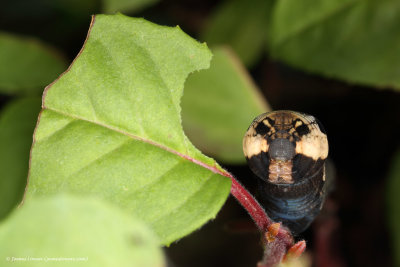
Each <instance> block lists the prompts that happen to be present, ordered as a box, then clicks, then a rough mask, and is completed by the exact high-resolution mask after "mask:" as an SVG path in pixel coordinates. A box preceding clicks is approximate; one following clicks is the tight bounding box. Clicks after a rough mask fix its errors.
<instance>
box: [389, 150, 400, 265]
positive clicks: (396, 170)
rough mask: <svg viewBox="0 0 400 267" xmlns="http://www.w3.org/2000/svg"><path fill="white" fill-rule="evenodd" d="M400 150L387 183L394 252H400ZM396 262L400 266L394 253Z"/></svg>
mask: <svg viewBox="0 0 400 267" xmlns="http://www.w3.org/2000/svg"><path fill="white" fill-rule="evenodd" d="M399 192H400V150H399V151H397V153H396V154H395V155H394V158H393V160H392V164H391V167H390V170H389V175H388V183H387V194H386V195H387V216H388V222H389V227H390V237H391V238H392V244H393V252H397V251H400V228H399V225H400V206H399V202H400V195H399ZM393 255H394V256H395V262H396V263H397V264H395V265H400V254H399V253H394V254H393Z"/></svg>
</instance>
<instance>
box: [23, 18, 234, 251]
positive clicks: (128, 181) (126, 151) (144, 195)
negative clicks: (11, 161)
mask: <svg viewBox="0 0 400 267" xmlns="http://www.w3.org/2000/svg"><path fill="white" fill-rule="evenodd" d="M210 58H211V53H210V51H209V50H208V49H207V46H206V45H205V44H200V43H198V42H196V41H195V40H193V39H192V38H190V37H189V36H187V35H186V34H185V33H183V32H182V31H181V30H180V29H179V28H178V27H175V28H170V27H162V26H158V25H155V24H153V23H150V22H147V21H145V20H144V19H136V18H129V17H126V16H123V15H120V14H118V15H109V16H107V15H98V16H96V18H95V19H94V21H93V22H92V27H91V29H90V31H89V36H88V39H87V41H86V43H85V45H84V48H83V50H82V51H81V53H80V54H79V56H78V57H77V58H76V59H75V61H74V63H73V65H72V66H71V67H70V69H69V71H68V72H66V73H65V74H64V75H63V76H61V77H60V78H59V79H58V80H57V81H56V82H55V83H54V84H52V85H51V86H49V87H48V88H47V90H46V91H45V96H44V110H43V112H42V113H41V117H40V122H39V124H38V126H37V128H36V134H35V136H34V138H35V143H34V146H33V150H32V158H31V169H30V182H29V186H28V192H27V195H28V196H29V195H33V194H36V195H46V194H52V193H55V192H59V191H68V192H74V193H82V194H95V195H97V196H100V197H101V198H104V199H107V200H110V201H111V202H113V203H116V204H118V205H119V206H121V207H123V208H125V209H126V210H128V211H129V212H130V213H134V214H136V215H137V216H138V217H139V218H140V219H142V220H144V221H145V222H146V223H147V224H149V225H151V226H152V228H153V230H154V231H155V232H156V234H157V235H158V236H159V238H160V240H161V242H162V243H164V244H168V243H170V242H172V241H174V240H176V239H178V238H180V237H182V236H184V235H186V234H189V233H190V232H192V231H193V230H195V229H196V228H198V227H200V226H201V225H202V224H204V223H205V222H206V221H208V220H209V219H211V218H214V217H215V216H216V213H217V212H218V211H219V209H220V208H221V206H222V204H223V203H224V202H225V200H226V198H227V197H228V194H229V190H230V180H229V179H228V178H227V177H223V176H222V175H226V172H225V171H223V170H222V169H221V168H220V167H219V166H218V165H217V163H216V162H215V161H214V160H213V159H210V158H208V157H206V156H204V155H203V154H201V152H200V151H198V150H197V149H196V148H195V147H194V146H193V145H192V144H191V143H190V142H189V140H188V139H187V137H186V136H185V135H184V133H183V130H182V126H181V118H180V110H181V108H180V105H179V103H180V98H181V96H182V93H183V83H184V80H185V79H186V77H187V75H188V74H189V73H190V72H193V71H196V70H199V69H203V68H207V67H208V66H209V61H210ZM221 174H222V175H221Z"/></svg>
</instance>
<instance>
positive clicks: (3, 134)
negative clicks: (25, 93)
mask: <svg viewBox="0 0 400 267" xmlns="http://www.w3.org/2000/svg"><path fill="white" fill-rule="evenodd" d="M40 103H41V99H40V98H39V97H32V98H28V97H27V98H20V99H16V100H14V101H12V102H11V103H9V104H8V105H7V106H5V107H4V108H3V109H2V110H1V112H0V171H1V173H2V174H1V175H0V220H1V219H2V218H4V217H5V216H6V215H7V214H8V213H9V212H10V211H11V210H12V209H13V208H14V207H15V206H17V204H18V203H19V202H21V200H22V194H23V192H24V189H25V186H26V178H27V175H28V165H29V150H30V148H31V145H32V135H33V129H34V128H35V125H36V120H37V117H38V114H39V111H40Z"/></svg>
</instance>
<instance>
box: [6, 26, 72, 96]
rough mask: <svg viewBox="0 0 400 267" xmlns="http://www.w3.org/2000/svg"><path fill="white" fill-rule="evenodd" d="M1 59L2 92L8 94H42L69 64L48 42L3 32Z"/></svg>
mask: <svg viewBox="0 0 400 267" xmlns="http://www.w3.org/2000/svg"><path fill="white" fill-rule="evenodd" d="M0 62H1V64H0V92H1V93H6V94H25V95H26V94H29V95H34V94H40V93H41V92H42V91H43V87H44V86H45V85H47V84H49V83H50V82H51V81H53V80H54V79H55V78H56V77H57V76H58V75H60V74H61V72H62V71H63V70H65V67H66V64H65V61H64V59H63V58H61V57H60V56H59V55H58V54H57V53H56V52H55V51H54V50H53V49H52V48H50V47H48V46H47V45H45V44H43V43H41V42H39V41H37V40H35V39H32V38H27V37H17V36H14V35H11V34H7V33H2V32H0Z"/></svg>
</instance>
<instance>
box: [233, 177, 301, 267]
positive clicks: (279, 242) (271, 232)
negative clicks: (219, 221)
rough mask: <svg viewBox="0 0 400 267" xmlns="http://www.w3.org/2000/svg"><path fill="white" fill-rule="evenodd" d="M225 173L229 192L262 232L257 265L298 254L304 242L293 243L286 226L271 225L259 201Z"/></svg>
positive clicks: (270, 266)
mask: <svg viewBox="0 0 400 267" xmlns="http://www.w3.org/2000/svg"><path fill="white" fill-rule="evenodd" d="M225 174H226V175H225V176H227V177H229V178H230V179H231V180H232V186H231V194H232V195H233V196H234V197H235V198H236V199H237V200H238V201H239V203H240V204H241V205H242V206H243V207H244V208H245V209H246V210H247V212H248V213H249V215H250V217H251V218H252V219H253V221H254V222H255V223H256V225H257V227H258V229H259V230H260V231H261V233H262V234H263V242H264V244H265V249H264V257H263V259H262V261H261V262H259V263H258V265H257V267H273V266H277V265H278V264H279V263H280V262H281V261H282V260H283V259H284V258H285V257H288V256H289V257H293V256H299V255H300V254H301V253H302V252H303V251H304V249H305V242H304V241H300V242H298V243H296V244H295V245H293V243H294V239H293V236H292V234H291V232H290V231H289V230H288V229H287V228H285V227H281V226H280V224H275V225H273V224H274V221H272V220H271V219H270V218H269V217H268V215H267V213H266V212H265V210H264V209H263V208H262V207H261V205H260V203H258V201H257V200H256V199H255V198H254V197H253V196H252V195H251V194H250V193H249V191H247V190H246V189H245V188H244V187H243V186H242V185H241V184H240V183H239V181H237V180H236V178H235V177H233V176H232V175H231V174H230V173H227V172H226V173H225ZM276 225H278V228H279V230H278V231H276V229H277V228H276ZM271 237H272V238H271ZM288 251H289V253H288ZM289 254H290V255H289Z"/></svg>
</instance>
